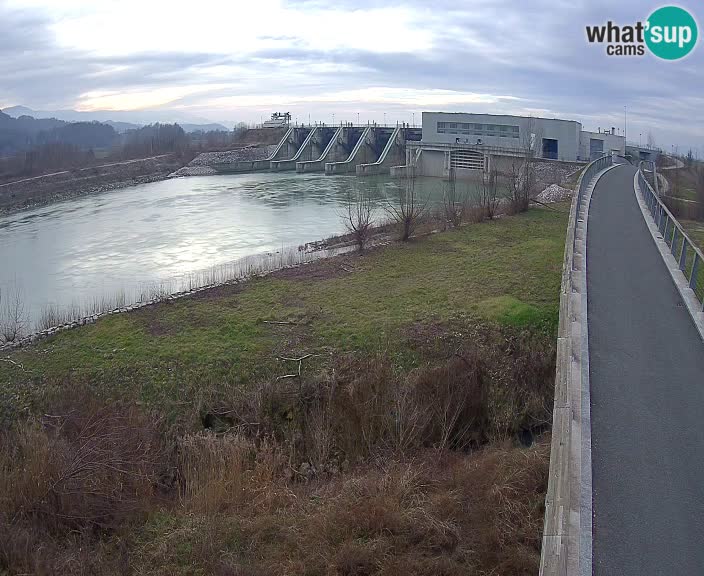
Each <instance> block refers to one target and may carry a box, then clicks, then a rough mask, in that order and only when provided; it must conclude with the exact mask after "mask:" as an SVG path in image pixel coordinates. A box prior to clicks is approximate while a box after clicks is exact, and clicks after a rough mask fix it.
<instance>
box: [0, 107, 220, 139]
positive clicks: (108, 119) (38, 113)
mask: <svg viewBox="0 0 704 576" xmlns="http://www.w3.org/2000/svg"><path fill="white" fill-rule="evenodd" d="M3 112H4V113H5V114H7V115H8V116H12V117H13V118H19V117H20V116H32V117H33V118H37V119H45V118H55V119H57V120H63V121H65V122H102V123H104V124H109V125H110V126H112V127H113V128H114V129H115V131H116V132H119V133H123V132H126V131H127V130H134V129H136V128H140V127H141V126H145V125H147V124H153V123H155V122H160V123H162V124H164V123H169V124H170V123H174V122H177V123H178V124H179V125H180V126H181V127H182V128H183V130H184V131H185V132H197V131H199V130H201V131H203V132H208V131H209V130H225V131H227V130H228V128H227V127H226V126H223V125H222V124H215V123H205V124H199V123H197V122H194V121H192V120H191V118H189V117H184V118H181V119H180V120H183V121H179V118H177V117H174V115H173V113H171V112H163V111H149V110H136V111H126V110H114V111H106V110H98V111H94V112H81V111H78V110H32V109H31V108H27V107H26V106H9V107H7V108H4V109H3Z"/></svg>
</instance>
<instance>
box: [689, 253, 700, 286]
mask: <svg viewBox="0 0 704 576" xmlns="http://www.w3.org/2000/svg"><path fill="white" fill-rule="evenodd" d="M698 272H699V254H697V253H696V252H695V253H694V263H693V264H692V276H691V277H690V278H689V287H690V288H691V289H692V290H694V289H695V288H696V287H697V274H698Z"/></svg>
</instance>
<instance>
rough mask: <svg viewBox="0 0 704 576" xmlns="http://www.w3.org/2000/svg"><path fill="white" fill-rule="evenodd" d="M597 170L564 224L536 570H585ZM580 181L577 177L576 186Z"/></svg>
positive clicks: (562, 573)
mask: <svg viewBox="0 0 704 576" xmlns="http://www.w3.org/2000/svg"><path fill="white" fill-rule="evenodd" d="M613 167H614V166H613V165H612V166H609V167H607V168H606V169H604V170H602V171H600V172H598V173H597V174H596V175H595V176H594V177H593V178H592V180H591V182H589V184H588V187H587V189H586V191H585V193H584V195H583V196H582V199H581V203H579V205H578V197H579V195H578V194H577V192H575V194H574V196H573V201H572V206H571V208H570V219H569V224H568V226H567V234H566V242H565V256H564V260H563V266H562V285H561V288H560V323H559V328H558V338H557V359H556V370H555V372H556V374H555V401H554V406H553V428H552V443H551V448H550V475H549V479H548V491H547V494H546V497H545V523H544V527H543V549H542V554H541V562H540V575H541V576H548V575H550V576H567V575H569V576H591V573H592V512H591V510H592V491H591V420H590V401H589V340H588V325H587V297H586V296H587V292H586V287H587V277H586V246H587V223H588V215H589V203H590V202H591V196H592V193H593V191H594V188H595V186H596V184H597V183H598V181H599V179H600V178H601V176H602V175H603V174H605V173H606V172H607V171H609V170H610V169H611V168H613ZM581 186H582V178H580V181H579V183H578V185H577V191H578V190H579V189H580V187H581Z"/></svg>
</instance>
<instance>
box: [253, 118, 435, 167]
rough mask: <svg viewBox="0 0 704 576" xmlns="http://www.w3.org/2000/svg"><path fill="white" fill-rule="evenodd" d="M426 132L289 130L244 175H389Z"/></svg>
mask: <svg viewBox="0 0 704 576" xmlns="http://www.w3.org/2000/svg"><path fill="white" fill-rule="evenodd" d="M421 136H422V131H421V129H420V128H411V127H408V126H406V125H399V126H396V127H389V126H377V125H374V124H370V125H367V126H354V125H351V124H350V125H342V126H337V127H334V126H326V125H319V126H296V127H291V128H289V129H288V131H287V132H286V134H285V135H284V137H283V138H282V139H281V141H280V142H279V144H278V145H277V146H276V148H275V150H274V152H273V153H272V154H271V155H270V156H269V157H268V158H265V159H263V160H255V161H252V162H250V163H243V164H249V166H242V167H241V168H243V170H242V171H250V170H272V171H275V172H276V171H283V170H295V171H296V172H298V173H306V172H323V171H324V172H325V174H357V175H359V176H365V175H372V174H389V173H390V169H391V166H394V165H398V164H403V163H404V161H405V158H406V143H407V142H419V141H420V140H421Z"/></svg>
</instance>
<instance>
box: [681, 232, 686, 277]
mask: <svg viewBox="0 0 704 576" xmlns="http://www.w3.org/2000/svg"><path fill="white" fill-rule="evenodd" d="M686 267H687V239H686V238H684V239H683V240H682V252H680V270H681V271H682V272H684V269H685V268H686Z"/></svg>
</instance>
